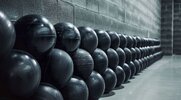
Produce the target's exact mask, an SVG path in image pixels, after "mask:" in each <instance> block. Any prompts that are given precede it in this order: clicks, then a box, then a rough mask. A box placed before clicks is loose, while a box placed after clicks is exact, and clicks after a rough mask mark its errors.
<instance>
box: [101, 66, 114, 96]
mask: <svg viewBox="0 0 181 100" xmlns="http://www.w3.org/2000/svg"><path fill="white" fill-rule="evenodd" d="M102 77H103V79H104V82H105V91H104V93H105V94H108V93H109V92H111V91H112V89H114V87H115V86H116V83H117V77H116V74H115V73H114V71H113V70H112V69H110V68H107V69H106V71H105V72H104V73H103V74H102Z"/></svg>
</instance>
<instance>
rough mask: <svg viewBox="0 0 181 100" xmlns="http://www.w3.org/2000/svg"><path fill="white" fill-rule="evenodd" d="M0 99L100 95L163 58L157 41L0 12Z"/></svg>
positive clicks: (92, 98) (72, 99)
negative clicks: (9, 16) (14, 19)
mask: <svg viewBox="0 0 181 100" xmlns="http://www.w3.org/2000/svg"><path fill="white" fill-rule="evenodd" d="M0 46H1V49H0V59H1V60H0V97H1V98H2V99H3V100H98V99H99V98H100V97H101V96H102V95H103V94H107V93H110V92H111V91H112V90H113V89H114V88H116V87H120V86H121V84H123V83H126V82H128V80H129V79H130V78H133V77H134V75H136V74H138V73H139V72H141V71H142V70H143V69H145V68H147V67H148V66H150V65H151V64H152V63H154V62H155V61H157V60H158V59H160V58H161V57H162V52H161V47H160V42H159V41H158V40H155V39H150V38H140V37H131V36H126V35H123V34H118V33H116V32H112V31H104V30H93V29H92V28H90V27H78V28H77V27H76V26H74V25H73V24H71V23H57V24H55V25H52V24H51V23H50V22H49V21H48V19H46V18H45V17H43V16H40V15H26V16H23V17H21V18H20V19H19V20H17V21H16V22H15V24H14V25H12V23H11V22H10V21H9V19H8V18H7V17H6V16H5V15H4V14H3V13H2V12H0Z"/></svg>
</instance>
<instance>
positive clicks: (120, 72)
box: [114, 66, 126, 87]
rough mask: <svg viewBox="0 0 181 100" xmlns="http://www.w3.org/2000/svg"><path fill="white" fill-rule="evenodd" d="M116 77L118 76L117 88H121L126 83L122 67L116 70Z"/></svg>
mask: <svg viewBox="0 0 181 100" xmlns="http://www.w3.org/2000/svg"><path fill="white" fill-rule="evenodd" d="M114 72H115V74H116V76H117V83H116V87H119V86H121V84H123V83H124V80H125V76H126V75H125V72H124V70H123V68H122V67H120V66H117V67H116V69H115V70H114Z"/></svg>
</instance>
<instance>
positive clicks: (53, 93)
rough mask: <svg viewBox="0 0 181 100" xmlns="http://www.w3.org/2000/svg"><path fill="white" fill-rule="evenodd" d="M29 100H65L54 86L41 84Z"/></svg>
mask: <svg viewBox="0 0 181 100" xmlns="http://www.w3.org/2000/svg"><path fill="white" fill-rule="evenodd" d="M29 100H64V99H63V96H62V94H61V93H60V91H59V90H57V89H56V88H55V87H54V86H52V85H51V84H48V83H41V84H40V85H39V87H38V89H36V91H35V92H34V94H33V95H32V96H31V98H30V99H29Z"/></svg>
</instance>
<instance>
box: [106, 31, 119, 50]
mask: <svg viewBox="0 0 181 100" xmlns="http://www.w3.org/2000/svg"><path fill="white" fill-rule="evenodd" d="M107 33H108V34H109V36H110V38H111V48H113V49H117V48H118V47H119V45H120V38H119V35H118V34H117V33H116V32H113V31H107Z"/></svg>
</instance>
